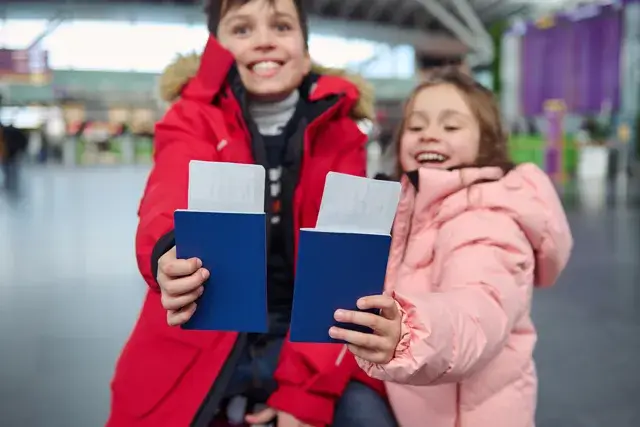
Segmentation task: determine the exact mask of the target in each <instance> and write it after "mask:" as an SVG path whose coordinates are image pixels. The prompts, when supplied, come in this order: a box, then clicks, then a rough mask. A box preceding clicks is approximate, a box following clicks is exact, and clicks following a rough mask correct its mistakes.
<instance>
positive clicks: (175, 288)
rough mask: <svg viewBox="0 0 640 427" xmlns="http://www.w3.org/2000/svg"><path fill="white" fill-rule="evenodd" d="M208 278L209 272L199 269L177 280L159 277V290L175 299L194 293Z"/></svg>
mask: <svg viewBox="0 0 640 427" xmlns="http://www.w3.org/2000/svg"><path fill="white" fill-rule="evenodd" d="M208 278H209V271H208V270H206V269H204V268H201V269H200V270H198V271H197V272H195V273H194V274H192V275H190V276H186V277H181V278H179V279H171V278H166V277H161V278H160V280H159V281H158V284H159V285H160V288H161V289H162V290H163V291H164V292H165V293H166V294H167V295H169V296H172V297H177V296H181V295H184V294H188V293H190V292H193V291H195V290H196V289H198V287H200V286H202V284H203V283H204V281H205V280H207V279H208Z"/></svg>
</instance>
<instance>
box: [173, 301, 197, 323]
mask: <svg viewBox="0 0 640 427" xmlns="http://www.w3.org/2000/svg"><path fill="white" fill-rule="evenodd" d="M196 307H197V306H196V303H195V302H192V303H191V304H189V305H188V306H186V307H184V308H183V309H181V310H168V311H167V323H168V324H169V326H178V325H182V324H184V323H186V322H187V321H188V320H189V319H191V316H193V313H195V312H196Z"/></svg>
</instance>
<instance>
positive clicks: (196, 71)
mask: <svg viewBox="0 0 640 427" xmlns="http://www.w3.org/2000/svg"><path fill="white" fill-rule="evenodd" d="M232 64H233V58H232V57H231V54H230V53H229V52H228V51H227V50H226V49H224V48H222V46H220V44H219V43H218V42H217V40H216V39H215V38H214V37H210V38H209V42H208V43H207V47H206V48H205V51H204V53H203V54H202V55H201V54H198V53H192V54H190V55H179V56H178V57H177V58H176V59H175V60H174V61H173V62H172V63H171V64H169V65H168V66H167V67H166V68H165V70H164V71H163V73H162V75H161V76H160V82H159V91H160V97H161V99H162V100H163V101H165V102H170V103H171V102H175V101H176V100H178V99H179V98H180V97H182V96H189V95H192V96H193V95H196V97H198V98H199V97H200V96H201V95H205V93H206V95H205V96H209V95H211V98H209V101H210V100H211V99H213V96H214V95H215V93H217V91H218V90H219V89H220V87H221V86H222V84H223V82H224V79H225V78H226V74H227V72H228V71H229V68H230V67H231V66H232ZM312 72H314V73H317V74H320V75H322V76H331V77H336V78H340V79H342V80H344V83H345V84H346V85H349V86H352V87H353V88H354V89H355V90H354V91H353V92H354V93H353V94H352V95H351V96H352V97H353V98H354V99H353V106H352V108H351V116H352V117H353V118H354V119H356V120H358V119H369V120H374V119H375V110H374V90H373V87H372V86H371V85H370V84H369V83H367V82H366V80H365V79H364V78H362V77H361V76H359V75H354V74H349V73H347V72H346V71H344V70H340V69H337V68H327V67H322V66H320V65H318V64H313V66H312ZM194 80H198V84H193V81H194ZM196 86H197V87H196ZM336 89H338V88H336ZM344 89H345V92H349V91H348V88H347V87H345V88H344ZM194 91H197V92H199V93H197V94H196V93H194ZM337 91H339V90H336V92H337ZM185 92H186V93H185ZM202 92H204V93H202ZM327 94H328V93H324V94H322V95H327ZM347 95H349V94H348V93H347Z"/></svg>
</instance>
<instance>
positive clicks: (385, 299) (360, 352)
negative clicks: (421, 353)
mask: <svg viewBox="0 0 640 427" xmlns="http://www.w3.org/2000/svg"><path fill="white" fill-rule="evenodd" d="M357 305H358V308H359V309H360V310H369V309H372V308H379V309H380V315H376V314H371V313H363V312H360V311H350V310H337V311H336V312H335V314H334V318H335V319H336V321H338V322H343V323H352V324H354V325H361V326H366V327H369V328H371V329H372V330H373V333H372V334H366V333H362V332H356V331H350V330H348V329H342V328H338V327H335V326H334V327H332V328H331V329H329V336H331V338H333V339H338V340H343V341H346V342H347V343H349V344H348V347H349V350H350V351H351V353H353V354H354V355H355V356H357V357H359V358H361V359H364V360H367V361H369V362H371V363H376V364H385V363H389V362H390V361H391V359H393V356H394V354H395V351H396V347H397V346H398V343H399V342H400V335H401V331H402V315H401V314H400V310H399V309H398V306H397V305H396V301H395V300H394V299H393V298H391V297H390V296H388V295H374V296H369V297H364V298H360V299H359V300H358V304H357Z"/></svg>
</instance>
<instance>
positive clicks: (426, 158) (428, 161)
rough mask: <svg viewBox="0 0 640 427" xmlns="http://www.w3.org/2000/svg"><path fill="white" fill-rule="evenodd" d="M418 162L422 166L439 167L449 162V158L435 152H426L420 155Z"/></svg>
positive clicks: (417, 157)
mask: <svg viewBox="0 0 640 427" xmlns="http://www.w3.org/2000/svg"><path fill="white" fill-rule="evenodd" d="M416 160H417V162H418V163H420V164H421V165H439V164H442V163H444V162H446V161H447V160H449V157H447V156H445V155H444V154H440V153H436V152H434V151H425V152H422V153H418V155H417V156H416Z"/></svg>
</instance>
